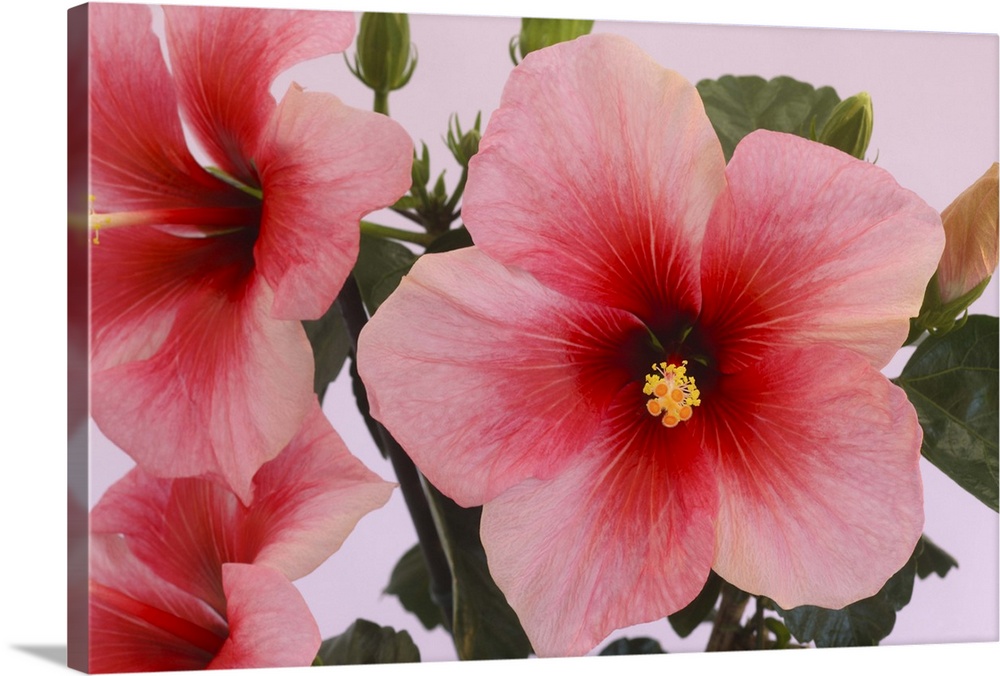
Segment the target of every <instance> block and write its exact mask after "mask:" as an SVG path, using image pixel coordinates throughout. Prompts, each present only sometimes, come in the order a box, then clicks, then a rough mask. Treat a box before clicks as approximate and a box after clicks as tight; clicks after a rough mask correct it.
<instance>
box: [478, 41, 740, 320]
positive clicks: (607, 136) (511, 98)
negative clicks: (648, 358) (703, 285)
mask: <svg viewBox="0 0 1000 676" xmlns="http://www.w3.org/2000/svg"><path fill="white" fill-rule="evenodd" d="M724 169H725V160H724V158H723V155H722V150H721V147H720V145H719V142H718V139H717V137H716V135H715V132H714V130H713V129H712V126H711V124H710V123H709V121H708V118H707V117H706V116H705V113H704V108H703V106H702V103H701V99H700V98H699V97H698V93H697V91H696V90H695V88H694V86H693V85H691V84H690V83H689V82H687V81H686V80H685V79H684V78H682V77H681V76H680V75H678V74H677V73H674V72H672V71H668V70H666V69H664V68H662V67H661V66H659V65H658V64H656V63H655V62H654V61H653V60H652V59H650V58H649V57H648V56H647V55H646V54H644V53H643V52H642V51H641V50H639V49H638V48H637V47H636V46H635V45H633V44H632V43H630V42H628V41H627V40H625V39H623V38H619V37H616V36H611V35H593V36H586V37H582V38H580V39H578V40H574V41H572V42H567V43H562V44H558V45H555V46H554V47H551V48H549V49H545V50H541V51H538V52H534V53H532V54H530V55H529V56H528V57H527V58H525V60H524V61H523V62H522V63H521V65H520V66H518V67H517V68H516V69H515V70H514V71H513V72H512V73H511V77H510V79H509V80H508V83H507V86H506V88H505V89H504V93H503V98H502V100H501V104H500V108H499V110H497V111H496V112H494V113H493V115H492V117H491V118H490V122H489V126H488V128H487V130H486V133H485V135H484V137H483V140H482V143H481V144H480V148H479V153H478V154H477V155H476V156H475V157H474V158H473V159H472V162H471V165H470V168H469V183H468V187H467V189H466V191H465V197H464V200H463V207H462V217H463V219H464V221H465V223H466V224H467V226H468V228H469V231H470V232H471V233H472V237H473V239H474V240H475V242H476V243H477V245H479V246H481V247H482V248H483V250H484V251H486V252H487V253H488V254H489V255H490V256H492V257H494V258H496V259H497V260H499V261H501V262H503V263H506V264H508V265H517V266H520V267H523V268H525V269H527V270H529V271H530V272H531V273H532V274H534V275H535V276H536V277H537V278H538V279H539V280H540V281H541V282H542V283H543V284H546V285H548V286H550V287H552V288H554V289H556V290H558V291H560V292H563V293H566V294H569V295H571V296H573V297H576V298H579V299H583V300H587V301H590V302H598V303H603V304H607V305H611V306H613V307H620V308H622V309H625V310H629V311H631V312H634V313H636V314H638V315H640V316H645V315H648V314H649V310H650V308H653V307H680V308H682V309H683V310H684V311H687V312H692V313H696V312H697V309H698V301H699V292H698V256H699V254H700V248H701V239H702V234H703V231H704V225H705V221H706V219H707V217H708V213H709V211H710V209H711V206H712V204H713V202H714V200H715V198H716V196H717V195H718V194H719V191H720V190H722V189H723V186H724Z"/></svg>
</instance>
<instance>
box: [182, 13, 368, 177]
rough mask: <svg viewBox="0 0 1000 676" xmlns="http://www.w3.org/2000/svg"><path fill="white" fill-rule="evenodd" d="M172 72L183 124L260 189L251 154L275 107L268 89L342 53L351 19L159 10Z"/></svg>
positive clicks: (232, 170)
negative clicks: (306, 65) (284, 76)
mask: <svg viewBox="0 0 1000 676" xmlns="http://www.w3.org/2000/svg"><path fill="white" fill-rule="evenodd" d="M163 12H164V16H165V17H166V21H165V25H166V36H167V45H168V47H169V51H170V68H171V71H172V72H173V75H174V80H175V82H176V85H177V91H178V96H179V98H180V102H181V106H182V107H183V111H184V113H185V116H186V119H187V120H188V122H189V123H190V124H191V128H192V130H193V131H194V134H195V135H196V136H197V138H198V140H199V141H200V142H201V144H202V145H203V146H204V148H205V151H206V152H207V153H208V154H209V156H210V157H211V158H212V160H213V161H214V162H216V163H217V164H218V165H219V166H220V167H221V168H222V169H223V170H225V171H226V172H227V173H229V174H230V175H232V176H234V177H236V178H238V179H239V180H241V181H243V182H244V183H246V184H247V185H253V186H257V185H259V183H258V181H257V172H256V170H255V168H254V166H253V160H254V159H255V158H254V156H253V151H254V150H255V149H256V144H257V139H258V137H259V136H260V134H261V133H262V132H263V131H264V129H265V128H266V126H267V121H268V119H269V118H270V116H271V114H272V112H273V111H274V108H275V102H274V98H273V97H272V96H271V94H270V92H269V89H270V87H271V83H272V82H273V81H274V78H275V77H276V76H277V75H278V74H280V73H281V72H283V71H285V70H287V69H288V68H289V67H291V66H292V65H294V64H296V63H299V62H301V61H306V60H308V59H313V58H316V57H319V56H324V55H326V54H332V53H335V52H340V51H342V50H344V49H345V48H346V47H347V46H348V45H350V43H351V39H352V38H353V36H354V16H353V15H352V14H350V13H339V12H318V11H308V10H295V11H291V10H276V9H238V8H231V7H170V6H166V7H164V8H163Z"/></svg>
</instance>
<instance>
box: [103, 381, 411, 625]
mask: <svg viewBox="0 0 1000 676" xmlns="http://www.w3.org/2000/svg"><path fill="white" fill-rule="evenodd" d="M391 492H392V484H389V483H387V482H385V481H382V480H381V479H380V478H379V477H378V476H376V475H375V474H374V473H373V472H371V471H369V470H368V469H367V468H365V466H364V465H363V464H361V462H360V461H359V460H358V459H357V458H355V457H354V456H353V455H351V454H350V452H349V451H348V450H347V447H346V446H344V443H343V442H342V441H341V440H340V437H339V436H338V435H337V433H336V432H335V431H334V430H333V427H331V426H330V423H329V422H328V421H327V419H326V417H325V416H324V415H323V412H322V411H321V410H320V408H319V403H318V402H316V401H315V400H314V402H313V406H312V409H311V411H310V413H309V415H308V416H307V418H306V420H305V422H304V423H303V426H302V429H301V430H299V432H298V434H296V436H295V438H294V439H292V441H291V442H290V443H289V444H288V446H287V447H286V448H285V449H284V451H282V452H281V454H280V455H279V456H278V457H277V458H275V459H274V460H272V461H270V462H268V463H265V464H264V466H263V467H261V468H260V470H259V471H258V472H257V475H256V476H255V477H254V500H253V503H252V504H250V505H247V506H244V505H242V504H240V502H239V501H238V500H237V498H236V496H235V495H234V494H233V493H232V492H230V491H229V490H227V489H225V488H223V487H222V486H220V485H218V484H216V483H214V482H211V481H208V480H205V479H200V478H186V479H161V478H158V477H155V476H153V475H151V474H148V473H146V472H143V471H142V469H141V468H138V467H137V468H135V469H133V470H132V471H131V472H130V473H129V474H127V475H126V476H125V477H123V478H122V479H120V480H119V481H117V482H115V484H113V485H112V486H111V487H110V488H109V489H108V491H107V492H106V493H105V494H104V495H103V496H102V497H101V500H100V501H99V502H98V503H97V505H96V506H95V507H94V510H93V513H92V515H91V529H92V530H93V532H103V533H120V534H123V535H125V536H126V539H127V541H128V543H129V548H130V549H131V550H132V552H133V553H134V554H135V555H136V556H137V557H139V558H140V559H141V560H142V561H143V562H144V563H145V564H146V565H147V566H149V567H150V568H151V569H152V570H154V571H155V572H156V574H157V575H159V576H160V577H161V578H163V579H165V580H168V581H170V582H171V583H173V584H175V585H177V586H178V587H180V588H181V589H184V590H185V591H187V592H188V593H190V594H192V595H194V596H195V597H197V598H200V599H203V600H204V601H206V602H207V603H209V604H210V605H212V606H213V607H215V608H216V609H217V610H218V611H219V612H220V613H225V612H226V599H225V594H224V589H223V579H222V567H223V565H224V564H226V563H234V562H235V563H256V564H266V565H268V566H270V567H271V568H274V569H276V570H279V571H280V572H282V573H283V574H284V575H285V576H286V577H287V578H288V579H290V580H295V579H298V578H300V577H302V576H304V575H306V574H308V573H310V572H311V571H312V570H313V569H315V568H316V567H317V566H318V565H320V564H321V563H322V562H323V561H325V560H326V559H327V558H328V557H329V556H330V555H331V554H333V553H334V552H335V551H336V550H337V549H339V548H340V545H341V544H342V543H343V541H344V539H345V538H346V537H347V535H348V534H349V533H350V532H351V530H353V528H354V526H355V524H357V522H358V520H359V519H360V518H361V517H362V516H364V515H365V514H367V513H368V512H370V511H372V510H373V509H376V508H378V507H381V506H382V505H383V504H385V502H386V500H388V498H389V494H390V493H391Z"/></svg>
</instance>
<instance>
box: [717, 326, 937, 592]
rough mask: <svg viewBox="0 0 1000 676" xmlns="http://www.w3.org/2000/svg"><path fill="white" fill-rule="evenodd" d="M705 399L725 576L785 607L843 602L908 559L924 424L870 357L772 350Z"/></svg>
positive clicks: (918, 521)
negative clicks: (713, 450) (712, 433)
mask: <svg viewBox="0 0 1000 676" xmlns="http://www.w3.org/2000/svg"><path fill="white" fill-rule="evenodd" d="M819 384H822V386H819ZM703 408H705V409H706V411H705V413H708V414H710V415H711V417H712V421H711V422H712V423H713V427H714V430H715V436H714V438H713V437H711V436H709V437H706V445H707V446H711V447H714V448H717V449H718V457H719V461H718V465H719V476H718V478H719V496H720V498H719V499H720V505H719V517H718V524H717V529H718V530H717V539H716V547H717V554H716V561H715V564H714V566H713V567H714V568H715V570H716V571H717V572H718V573H719V575H721V576H722V577H723V578H725V579H726V580H728V581H729V582H732V583H733V584H734V585H736V586H737V587H739V588H740V589H743V590H745V591H747V592H750V593H751V594H762V595H764V596H767V597H769V598H771V599H773V600H774V601H775V602H776V603H777V604H778V605H780V606H781V607H783V608H791V607H794V606H798V605H802V604H809V605H818V606H823V607H827V608H840V607H843V606H844V605H846V604H848V603H852V602H854V601H858V600H860V599H862V598H866V597H868V596H871V595H873V594H875V593H876V592H877V591H878V590H879V589H881V587H882V585H883V584H884V583H885V582H886V580H888V579H889V577H890V576H891V575H892V574H893V573H895V572H896V571H897V570H899V569H900V568H902V567H903V564H905V563H906V561H907V559H908V558H909V556H910V554H911V553H912V552H913V548H914V547H915V546H916V543H917V539H918V538H919V537H920V533H921V530H922V528H923V522H924V514H923V494H922V485H921V478H920V468H919V460H920V440H921V430H920V426H919V424H918V423H917V416H916V413H915V412H914V410H913V406H912V405H910V403H909V402H908V401H907V399H906V396H905V394H903V391H902V390H901V389H899V388H898V387H896V386H895V385H892V384H891V383H890V382H889V381H888V380H887V379H886V378H885V377H883V376H882V375H881V374H880V373H879V372H878V371H876V370H875V368H874V367H872V366H871V365H870V364H868V362H866V361H865V360H864V359H863V358H862V357H860V356H859V355H857V354H855V353H854V352H852V351H849V350H846V349H843V348H838V347H830V346H816V347H809V348H805V349H791V350H784V351H776V352H773V353H771V354H770V355H768V356H767V357H766V358H765V359H762V360H760V361H758V362H756V363H755V364H754V365H753V366H752V367H750V368H748V369H747V370H745V371H742V372H740V373H737V374H734V375H730V376H726V377H724V378H722V379H721V380H720V387H719V388H718V390H717V391H716V392H715V393H714V398H713V401H712V406H711V408H709V407H707V406H705V407H703ZM699 413H701V411H699Z"/></svg>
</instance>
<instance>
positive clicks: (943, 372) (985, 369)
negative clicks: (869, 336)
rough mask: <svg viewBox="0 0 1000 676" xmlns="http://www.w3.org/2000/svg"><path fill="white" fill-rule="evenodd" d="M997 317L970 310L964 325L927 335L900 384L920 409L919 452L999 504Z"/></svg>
mask: <svg viewBox="0 0 1000 676" xmlns="http://www.w3.org/2000/svg"><path fill="white" fill-rule="evenodd" d="M998 335H1000V331H998V328H997V318H996V317H988V316H985V315H970V316H969V318H968V320H967V321H966V323H965V325H964V326H962V327H961V328H960V329H955V330H954V331H951V332H950V333H948V334H946V335H943V336H929V337H928V338H927V339H926V340H925V341H924V342H923V343H921V344H920V345H919V346H918V347H917V349H916V351H915V352H914V353H913V356H912V357H910V361H909V362H908V363H907V364H906V366H905V367H904V368H903V372H902V374H900V376H899V377H898V378H896V383H897V384H898V385H899V386H900V387H902V388H903V390H904V391H905V392H906V395H907V396H908V397H909V398H910V401H911V402H912V403H913V407H914V408H915V409H917V416H918V417H919V419H920V426H921V427H923V429H924V440H923V445H922V446H921V452H922V453H923V454H924V457H925V458H927V459H928V460H930V461H931V462H932V463H934V465H935V466H936V467H937V468H938V469H940V470H941V471H942V472H944V473H945V474H947V475H948V476H949V477H951V478H952V479H953V480H954V481H955V482H956V483H957V484H958V485H959V486H961V487H962V488H964V489H965V490H967V491H968V492H969V493H972V495H974V496H976V498H978V499H979V500H981V501H982V502H983V503H984V504H986V505H987V506H989V507H992V508H993V510H997V508H998V492H1000V491H998V481H997V464H998V463H997V447H998V434H1000V432H998V422H997V410H998V392H997V390H998V373H1000V370H998V364H997V362H998V353H997V339H998Z"/></svg>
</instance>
